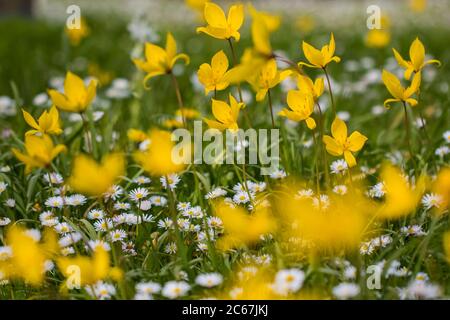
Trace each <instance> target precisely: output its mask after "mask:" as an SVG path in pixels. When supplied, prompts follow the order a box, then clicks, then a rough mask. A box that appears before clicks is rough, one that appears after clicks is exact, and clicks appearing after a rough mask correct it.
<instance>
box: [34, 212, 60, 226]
mask: <svg viewBox="0 0 450 320" xmlns="http://www.w3.org/2000/svg"><path fill="white" fill-rule="evenodd" d="M39 220H40V221H41V224H42V225H43V226H46V227H54V226H55V225H57V224H58V223H59V220H58V218H57V217H55V216H54V215H53V213H52V212H51V211H44V212H42V213H41V214H40V215H39Z"/></svg>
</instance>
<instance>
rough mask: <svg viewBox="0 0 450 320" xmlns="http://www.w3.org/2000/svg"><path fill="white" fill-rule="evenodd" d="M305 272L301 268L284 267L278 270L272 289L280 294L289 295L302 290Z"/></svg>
mask: <svg viewBox="0 0 450 320" xmlns="http://www.w3.org/2000/svg"><path fill="white" fill-rule="evenodd" d="M304 280H305V273H304V272H303V271H301V270H300V269H284V270H280V271H278V272H277V274H276V275H275V281H274V283H273V284H272V289H273V290H274V291H275V292H276V293H277V294H280V295H288V294H289V293H294V292H297V291H298V290H300V288H301V287H302V286H303V281H304Z"/></svg>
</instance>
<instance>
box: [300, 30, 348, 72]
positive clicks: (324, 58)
mask: <svg viewBox="0 0 450 320" xmlns="http://www.w3.org/2000/svg"><path fill="white" fill-rule="evenodd" d="M302 48H303V53H304V55H305V57H306V59H307V60H308V62H309V63H306V62H300V63H299V64H298V65H299V66H307V67H310V68H319V69H323V68H325V67H326V66H327V65H328V64H329V63H330V62H332V61H334V62H337V63H339V62H340V61H341V58H339V57H338V56H335V55H334V51H335V49H336V44H335V42H334V36H333V34H331V38H330V43H329V44H327V45H325V46H323V47H322V49H320V50H318V49H316V48H314V47H313V46H312V45H310V44H309V43H307V42H305V41H303V44H302Z"/></svg>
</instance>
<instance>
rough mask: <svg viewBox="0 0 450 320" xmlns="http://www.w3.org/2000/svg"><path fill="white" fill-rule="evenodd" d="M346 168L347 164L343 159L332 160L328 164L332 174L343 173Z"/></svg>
mask: <svg viewBox="0 0 450 320" xmlns="http://www.w3.org/2000/svg"><path fill="white" fill-rule="evenodd" d="M347 169H348V165H347V162H345V160H344V159H339V160H336V161H333V162H332V163H331V165H330V170H331V173H333V174H343V173H345V171H347Z"/></svg>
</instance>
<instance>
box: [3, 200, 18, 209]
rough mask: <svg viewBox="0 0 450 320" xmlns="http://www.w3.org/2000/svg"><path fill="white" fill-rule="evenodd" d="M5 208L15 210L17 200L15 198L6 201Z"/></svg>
mask: <svg viewBox="0 0 450 320" xmlns="http://www.w3.org/2000/svg"><path fill="white" fill-rule="evenodd" d="M5 206H7V207H9V208H14V207H15V206H16V200H14V199H13V198H9V199H6V200H5Z"/></svg>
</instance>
